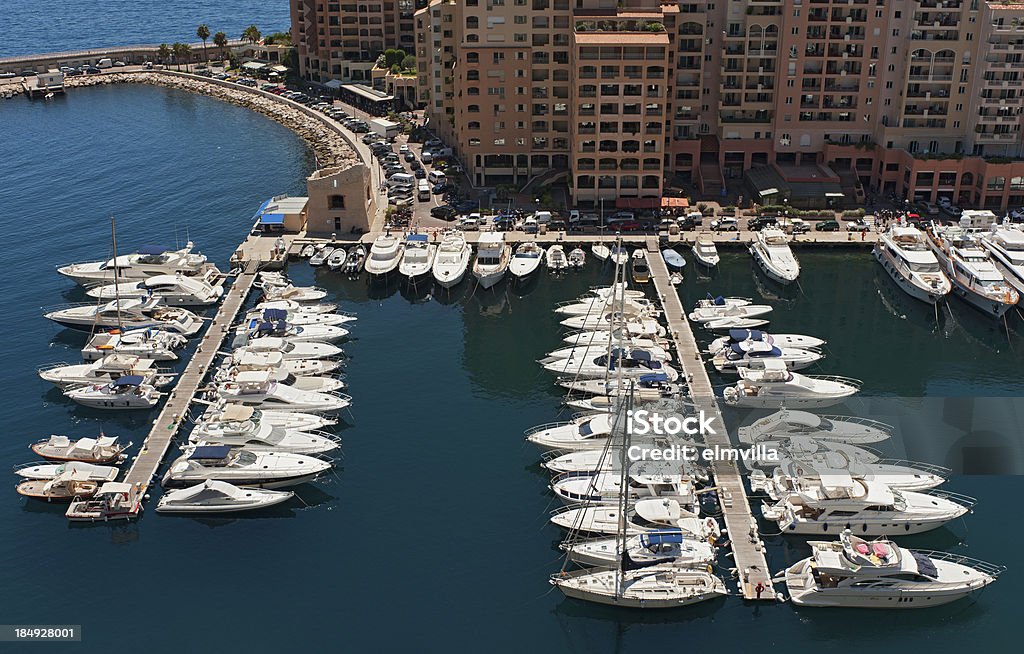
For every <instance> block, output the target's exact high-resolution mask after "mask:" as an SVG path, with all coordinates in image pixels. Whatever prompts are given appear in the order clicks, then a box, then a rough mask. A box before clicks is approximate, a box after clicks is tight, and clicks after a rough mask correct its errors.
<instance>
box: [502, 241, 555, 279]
mask: <svg viewBox="0 0 1024 654" xmlns="http://www.w3.org/2000/svg"><path fill="white" fill-rule="evenodd" d="M545 254H546V253H545V251H544V248H542V247H541V246H539V245H537V244H536V243H534V242H533V241H526V242H524V243H520V244H519V246H518V247H517V248H516V251H515V254H513V255H512V260H511V261H509V263H508V272H509V274H511V275H512V278H513V279H514V280H516V281H523V280H525V279H527V278H529V277H530V276H532V275H533V273H535V272H537V269H538V268H540V265H541V264H542V263H543V262H544V255H545Z"/></svg>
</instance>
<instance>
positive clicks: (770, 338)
mask: <svg viewBox="0 0 1024 654" xmlns="http://www.w3.org/2000/svg"><path fill="white" fill-rule="evenodd" d="M748 341H760V342H764V343H769V344H771V345H775V346H777V347H798V348H802V349H809V348H817V347H821V346H822V345H824V344H825V341H824V340H822V339H820V338H815V337H814V336H804V335H803V334H774V333H773V334H769V333H768V332H765V331H761V330H757V329H733V330H730V331H729V335H728V336H722V337H720V338H716V339H715V340H713V341H711V345H709V346H708V349H707V350H706V351H707V352H708V353H709V354H714V353H715V352H718V351H719V350H721V349H722V348H724V347H728V346H730V345H732V344H733V343H745V342H748Z"/></svg>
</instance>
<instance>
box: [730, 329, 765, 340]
mask: <svg viewBox="0 0 1024 654" xmlns="http://www.w3.org/2000/svg"><path fill="white" fill-rule="evenodd" d="M764 336H765V334H764V332H763V331H761V330H760V329H730V330H729V339H730V340H733V341H763V340H764Z"/></svg>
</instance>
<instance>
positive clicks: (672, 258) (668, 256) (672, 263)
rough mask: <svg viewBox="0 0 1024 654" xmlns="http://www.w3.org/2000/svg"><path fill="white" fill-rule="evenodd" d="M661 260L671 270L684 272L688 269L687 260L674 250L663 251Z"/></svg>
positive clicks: (666, 249)
mask: <svg viewBox="0 0 1024 654" xmlns="http://www.w3.org/2000/svg"><path fill="white" fill-rule="evenodd" d="M661 258H662V259H664V260H665V263H666V264H668V267H669V270H672V269H675V270H682V269H683V268H685V267H686V259H684V258H683V255H681V254H679V253H678V252H676V251H675V250H673V249H672V248H665V249H664V250H662V251H661Z"/></svg>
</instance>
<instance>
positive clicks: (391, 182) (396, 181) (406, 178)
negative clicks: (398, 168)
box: [388, 173, 416, 188]
mask: <svg viewBox="0 0 1024 654" xmlns="http://www.w3.org/2000/svg"><path fill="white" fill-rule="evenodd" d="M415 184H416V178H415V177H413V176H412V175H410V174H408V173H395V174H394V175H392V176H391V177H389V178H388V187H389V188H394V187H396V186H406V185H407V186H414V185H415Z"/></svg>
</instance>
